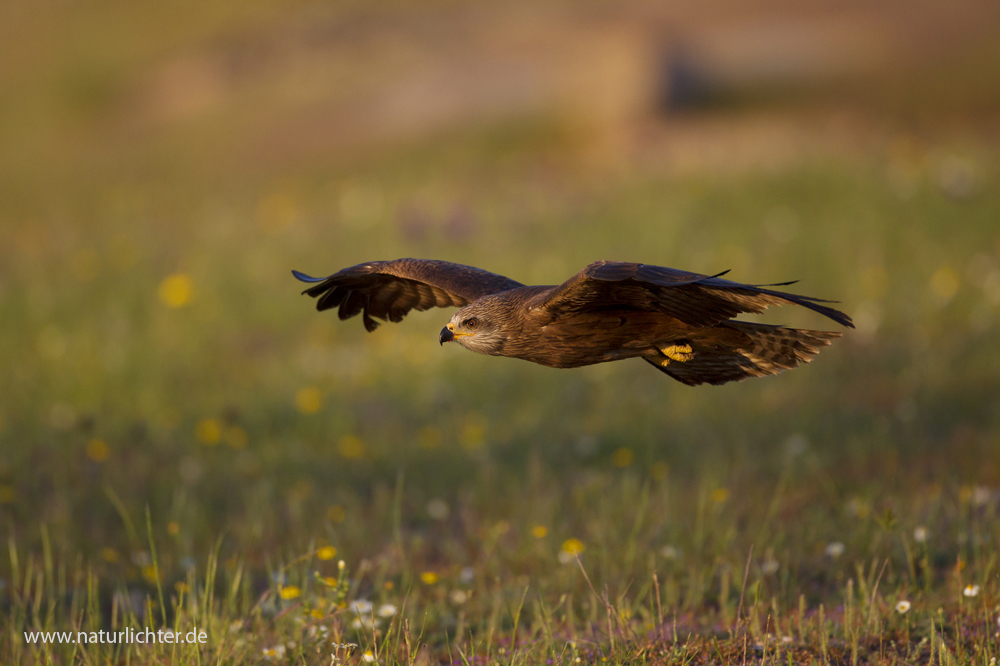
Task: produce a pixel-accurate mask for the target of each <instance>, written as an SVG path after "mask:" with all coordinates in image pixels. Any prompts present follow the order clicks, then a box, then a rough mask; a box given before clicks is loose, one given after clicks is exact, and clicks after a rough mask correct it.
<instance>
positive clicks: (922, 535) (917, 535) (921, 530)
mask: <svg viewBox="0 0 1000 666" xmlns="http://www.w3.org/2000/svg"><path fill="white" fill-rule="evenodd" d="M927 535H928V532H927V528H926V527H924V526H923V525H921V526H920V527H917V528H915V529H914V530H913V540H914V541H916V542H917V543H924V542H925V541H927Z"/></svg>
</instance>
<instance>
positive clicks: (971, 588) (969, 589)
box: [962, 585, 979, 597]
mask: <svg viewBox="0 0 1000 666" xmlns="http://www.w3.org/2000/svg"><path fill="white" fill-rule="evenodd" d="M962 594H964V595H965V596H967V597H978V596H979V586H978V585H966V586H965V589H964V590H962Z"/></svg>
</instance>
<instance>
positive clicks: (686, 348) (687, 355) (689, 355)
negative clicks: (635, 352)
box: [660, 345, 694, 366]
mask: <svg viewBox="0 0 1000 666" xmlns="http://www.w3.org/2000/svg"><path fill="white" fill-rule="evenodd" d="M660 351H661V352H663V355H664V356H666V357H667V358H666V360H664V361H661V362H660V365H663V366H665V365H667V364H668V363H670V361H678V362H680V363H684V362H685V361H690V360H691V359H693V358H694V350H692V349H691V345H670V346H669V347H664V348H663V349H661V350H660Z"/></svg>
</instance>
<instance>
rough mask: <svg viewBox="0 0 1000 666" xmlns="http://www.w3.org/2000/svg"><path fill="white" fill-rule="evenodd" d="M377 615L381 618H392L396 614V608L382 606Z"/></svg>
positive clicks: (387, 605)
mask: <svg viewBox="0 0 1000 666" xmlns="http://www.w3.org/2000/svg"><path fill="white" fill-rule="evenodd" d="M376 614H377V615H378V616H379V617H392V616H393V615H395V614H396V607H395V606H394V605H392V604H382V605H381V606H379V607H378V610H377V611H376Z"/></svg>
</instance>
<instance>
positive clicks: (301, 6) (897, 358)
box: [0, 0, 1000, 604]
mask: <svg viewBox="0 0 1000 666" xmlns="http://www.w3.org/2000/svg"><path fill="white" fill-rule="evenodd" d="M998 16H1000V12H998V11H997V9H996V7H995V6H993V4H992V3H974V2H962V3H957V4H948V5H947V6H945V5H940V6H939V5H937V4H933V3H917V4H913V3H900V2H881V3H812V4H810V5H809V6H807V7H805V6H800V5H799V4H798V3H781V2H775V3H766V4H763V5H756V4H755V6H753V7H747V6H744V5H743V4H742V3H732V2H719V3H713V4H712V5H710V6H703V5H701V4H700V3H677V4H673V3H672V4H670V5H665V4H663V5H661V4H658V3H657V4H653V3H642V2H629V3H603V2H586V3H558V2H554V3H545V4H543V5H542V4H535V3H521V2H512V3H504V4H503V6H495V5H488V4H467V3H452V2H436V3H430V4H429V5H421V6H419V7H418V6H415V5H412V4H410V3H388V4H385V5H383V6H381V7H379V8H377V9H376V8H372V7H370V6H368V5H367V4H366V3H352V2H343V3H328V4H315V3H310V2H292V3H277V2H269V1H267V0H251V1H250V2H242V3H227V2H175V3H163V4H156V5H149V4H136V3H131V2H117V1H101V2H92V3H6V4H4V5H3V7H2V8H0V320H2V322H3V325H2V326H0V530H2V532H3V534H4V535H5V537H4V540H5V541H8V544H9V546H10V548H11V549H13V550H14V551H15V552H20V553H21V558H22V566H23V558H24V557H25V556H26V554H27V553H36V554H37V555H36V557H41V555H40V553H42V550H43V546H44V548H45V549H49V550H50V551H51V552H50V555H49V556H51V553H54V557H56V559H57V560H59V561H65V562H70V563H73V562H74V561H85V562H87V563H91V564H92V566H94V567H95V568H96V570H98V571H100V572H101V575H102V576H103V577H104V579H105V580H110V581H126V582H127V583H128V584H130V585H133V584H134V585H138V586H142V585H144V584H147V583H148V579H149V576H148V575H147V577H146V578H147V581H144V580H143V572H144V565H145V564H146V563H147V562H148V558H147V557H146V555H144V554H143V553H144V552H145V550H146V549H147V548H148V544H147V543H146V539H145V536H144V535H143V532H144V529H143V527H142V524H143V521H144V517H143V511H144V508H145V507H146V506H149V507H150V511H151V515H152V519H153V527H154V533H155V535H156V537H157V539H158V540H160V542H161V544H160V551H161V552H160V553H159V556H160V558H161V563H160V566H161V571H162V576H163V578H164V580H165V582H166V583H167V584H169V585H172V584H173V581H176V580H181V579H183V578H184V576H185V571H186V570H187V569H189V568H191V567H195V566H197V567H201V563H202V562H203V561H204V558H205V555H206V553H207V552H208V551H209V549H210V548H211V545H212V544H213V543H215V541H216V539H219V538H221V539H223V542H222V543H223V547H222V552H223V555H224V556H228V555H232V554H234V553H235V554H240V556H241V557H244V558H245V559H246V560H247V561H248V562H249V563H250V568H251V570H252V571H254V572H255V575H256V576H257V577H256V578H255V579H253V580H254V581H255V582H254V585H256V586H257V587H258V588H261V587H265V588H266V586H267V585H268V584H269V583H268V579H267V574H266V572H267V571H268V569H269V567H270V566H271V563H273V562H274V561H277V560H281V559H283V558H284V559H290V558H293V557H295V556H296V554H298V553H302V552H306V551H307V550H308V549H309V548H311V547H312V546H313V545H315V544H332V545H334V546H335V547H336V548H337V549H338V551H339V552H340V553H341V556H343V557H345V558H346V559H347V560H348V562H349V563H351V566H352V567H356V564H355V563H356V562H358V561H359V560H361V559H363V558H374V560H373V561H375V562H377V563H378V562H381V564H379V565H378V566H382V567H383V570H384V571H386V572H388V573H386V574H385V575H388V576H392V575H397V574H398V575H404V573H405V571H410V570H416V571H422V570H428V571H436V572H440V573H441V575H442V576H446V575H452V576H457V575H458V574H457V572H458V571H459V569H460V568H461V567H464V566H469V565H472V566H477V567H483V569H482V571H488V572H491V574H492V573H495V574H496V575H503V576H507V575H510V576H514V575H518V576H520V575H536V574H539V572H545V571H547V569H546V568H545V567H547V566H548V563H550V562H551V563H554V562H555V558H556V554H557V552H558V550H559V547H560V544H562V543H563V542H564V540H565V539H568V538H570V537H573V538H578V539H580V540H581V542H582V543H583V544H584V545H586V547H587V548H588V551H587V552H588V553H589V554H591V555H592V556H593V557H595V558H598V559H597V560H596V561H598V562H600V563H601V565H600V566H601V567H602V568H601V573H600V576H602V577H604V578H602V580H605V582H607V581H609V580H610V581H615V580H618V581H619V582H621V581H625V580H627V579H629V577H630V576H632V575H633V574H634V573H635V572H640V573H641V572H645V571H648V570H656V569H657V567H662V566H664V565H663V562H664V559H663V557H661V555H660V554H658V553H660V552H661V551H660V548H661V547H663V546H664V545H670V546H671V547H676V548H677V549H678V552H682V553H684V554H685V555H684V556H685V557H689V558H695V559H697V558H702V559H703V560H704V561H706V562H714V561H716V559H717V558H720V557H721V558H729V559H730V560H732V563H733V566H734V568H736V567H738V568H739V570H742V563H741V558H742V557H745V553H746V546H747V545H748V544H749V543H755V547H756V552H757V553H759V554H761V556H763V553H764V552H765V551H767V552H769V553H772V555H770V556H769V557H771V559H774V558H775V557H777V558H778V560H780V561H781V562H782V563H783V566H785V565H786V564H787V566H788V567H789V568H790V570H794V571H795V572H796V573H795V574H794V576H798V578H795V577H793V578H792V579H787V578H786V579H784V580H785V582H784V583H782V584H783V585H785V587H784V588H781V589H782V590H785V591H786V593H787V594H786V596H787V598H788V599H789V600H794V599H796V598H797V595H798V594H799V593H800V592H802V590H804V589H810V590H812V592H810V594H813V593H814V594H816V595H819V594H822V591H823V590H824V589H827V588H824V585H827V584H829V585H833V584H834V583H833V582H832V581H834V580H842V576H841V578H840V579H836V578H830V579H828V578H825V577H824V576H825V575H826V574H822V575H820V574H815V571H814V570H819V569H822V568H823V566H825V565H824V564H823V562H822V561H821V560H822V553H823V552H824V551H823V549H824V548H825V547H826V545H827V543H828V542H829V541H832V540H836V541H840V542H844V543H845V544H846V545H847V548H848V553H849V554H851V555H852V556H856V557H858V558H864V557H869V558H870V557H871V554H872V553H873V552H882V551H881V550H879V549H882V548H885V549H887V550H886V552H888V553H897V554H898V552H901V551H897V550H893V549H894V548H895V546H888V545H885V544H886V543H887V542H886V541H880V539H883V537H880V536H879V535H881V534H883V532H884V531H885V529H886V525H885V524H884V523H876V522H874V520H875V519H874V517H875V516H883V515H886V511H887V510H891V512H892V513H891V514H889V515H892V516H895V518H894V520H898V521H899V522H898V523H897V525H899V526H901V527H899V529H902V530H904V531H905V532H906V533H907V534H908V533H909V532H910V531H912V530H913V528H914V527H916V526H923V525H926V526H930V528H931V533H932V534H935V535H940V541H939V542H937V543H936V545H935V548H937V549H938V555H939V558H940V560H941V561H942V562H954V559H955V556H956V554H958V553H962V552H965V550H963V549H975V548H987V547H988V544H989V543H994V541H991V539H992V540H995V538H996V530H995V523H993V522H991V521H992V517H993V516H994V515H995V511H996V506H997V501H998V491H997V488H998V487H1000V448H998V447H1000V410H998V409H997V404H1000V403H998V399H1000V355H998V354H997V349H998V348H1000V325H998V313H1000V187H998V183H1000V181H998V176H1000V158H998V157H997V156H998V155H1000V152H998V147H1000V123H998V112H1000V21H998ZM402 256H413V257H425V258H439V259H446V260H451V261H457V262H460V263H466V264H472V265H477V266H481V267H483V268H486V269H488V270H491V271H494V272H498V273H502V274H505V275H508V276H510V277H512V278H514V279H516V280H519V281H522V282H525V283H543V284H553V283H559V282H561V281H563V280H564V279H566V278H567V277H568V276H569V275H571V274H573V273H575V272H576V271H578V270H579V269H580V268H582V267H583V266H585V265H586V264H587V263H589V262H591V261H593V260H596V259H614V260H624V261H640V262H646V263H652V264H659V265H664V266H672V267H677V268H682V269H688V270H693V271H698V272H705V273H716V272H720V271H723V270H726V269H732V276H733V278H734V279H736V280H740V281H745V282H751V283H765V282H776V281H784V280H789V279H799V280H801V283H800V284H798V285H796V286H795V288H794V289H795V290H797V291H799V292H800V293H804V294H807V295H811V296H818V297H824V298H834V299H838V300H840V301H841V304H842V305H841V307H842V309H843V310H845V311H846V312H848V313H849V314H851V315H852V316H853V317H854V319H855V321H856V323H857V325H858V328H857V330H854V331H847V332H846V335H845V337H844V339H843V340H841V341H839V342H837V343H836V344H834V345H833V346H832V347H831V348H829V349H827V350H825V351H824V352H823V353H822V354H821V355H820V356H819V357H818V358H817V359H816V361H815V362H814V363H812V364H811V365H809V366H806V367H802V368H799V369H797V370H795V371H793V372H790V373H788V374H786V375H782V376H779V377H771V378H765V379H759V380H752V381H749V382H746V383H741V384H731V385H727V386H724V387H700V388H696V389H692V388H688V387H685V386H682V385H681V384H679V383H676V382H673V381H671V380H669V379H668V378H666V377H665V376H663V375H662V374H660V373H657V372H654V371H653V370H652V369H650V368H648V367H646V365H645V364H643V363H640V362H639V361H634V362H622V363H614V364H606V365H600V366H594V367H589V368H584V369H579V370H573V371H557V370H551V369H546V368H542V367H538V366H533V365H530V364H527V363H523V362H520V361H515V360H510V359H497V358H487V357H481V356H476V355H473V354H470V353H467V352H465V351H464V350H460V349H458V348H454V347H447V348H441V347H439V346H438V345H437V341H436V335H437V331H438V330H440V327H441V326H442V324H443V323H444V322H446V321H447V319H448V317H450V312H447V311H433V312H425V313H413V314H411V315H410V316H408V317H407V319H406V321H405V322H404V323H402V324H399V325H394V324H386V325H384V326H382V327H381V328H379V330H378V331H377V332H375V333H374V334H366V333H365V332H364V331H363V328H362V326H361V322H360V321H355V320H352V321H349V322H339V321H338V320H337V319H336V316H335V315H333V314H331V313H323V314H319V313H317V312H315V310H314V303H313V302H312V301H311V299H307V298H306V297H303V296H300V295H299V291H300V287H301V285H300V284H298V283H297V282H295V281H294V280H293V279H292V277H291V274H290V269H292V268H296V269H299V270H303V271H305V272H307V273H310V274H314V275H325V274H328V273H332V272H334V271H336V270H338V269H340V268H342V267H345V266H348V265H352V264H355V263H359V262H362V261H367V260H374V259H391V258H397V257H402ZM764 320H765V321H770V322H781V323H788V324H792V325H796V326H800V327H807V328H824V327H828V325H829V324H830V322H826V321H823V320H821V319H819V318H818V317H817V316H814V315H812V314H810V313H808V312H797V311H791V310H788V309H785V310H783V311H778V312H774V313H769V314H768V316H767V317H766V318H764ZM650 498H652V499H650ZM980 500H982V501H980ZM643 502H648V504H642V503H643ZM970 502H972V503H973V504H975V506H976V507H978V509H977V510H979V511H980V513H979V514H975V515H973V514H965V513H961V512H960V511H958V508H960V507H962V506H968V505H969V503H970ZM637 507H642V510H641V511H640V512H639V514H638V516H637V513H636V512H637ZM643 511H644V513H643ZM983 512H985V513H983ZM956 516H965V518H964V519H963V520H965V519H967V520H970V521H973V520H976V519H977V518H976V516H979V518H981V519H983V520H986V522H985V523H983V524H982V525H981V527H982V529H983V530H984V532H983V534H985V535H986V536H983V539H984V540H980V541H976V542H975V543H973V542H972V541H970V540H969V538H968V533H969V532H968V530H969V529H972V528H971V527H969V523H962V522H956V521H958V518H956ZM713 517H714V519H715V521H716V522H715V523H713V524H714V525H715V527H714V528H711V529H706V528H705V521H706V520H708V521H709V523H712V519H713ZM976 524H979V523H976ZM497 525H499V526H500V527H499V528H498V529H499V532H494V531H491V530H494V529H495V528H496V526H497ZM879 525H881V528H880V527H879ZM539 526H540V527H543V528H544V530H535V529H534V528H536V527H539ZM890 527H891V525H890ZM880 530H881V531H880ZM991 530H992V531H991ZM890 531H891V530H890ZM539 534H541V536H538V535H539ZM484 535H486V536H484ZM490 535H493V536H490ZM497 535H500V536H497ZM963 535H964V536H963ZM990 535H992V536H990ZM494 538H496V539H499V541H491V540H492V539H494ZM484 539H485V541H483V540H484ZM43 542H44V543H43ZM497 544H499V545H497ZM629 544H630V545H629ZM713 544H714V545H713ZM397 547H398V548H397ZM767 549H770V550H767ZM970 552H971V551H970ZM977 552H978V551H977ZM401 553H405V556H404V555H401ZM671 557H672V556H671ZM969 557H970V558H973V559H974V554H970V555H969ZM817 558H818V559H817ZM668 559H669V558H668ZM684 571H685V570H684V569H683V567H681V568H679V569H678V572H679V573H678V574H677V575H678V576H679V577H678V579H677V580H678V581H681V580H684V576H685V575H686V574H685V573H684ZM401 572H403V573H401ZM448 572H450V574H449V573H448ZM810 572H813V573H810ZM896 573H897V574H898V575H900V576H904V575H905V574H906V567H905V565H903V564H899V566H898V571H897V572H896ZM147 574H148V572H147ZM814 574H815V575H814ZM482 575H486V574H482ZM539 575H541V574H539ZM699 575H700V574H699ZM708 575H709V577H711V575H713V574H711V573H709V574H708ZM10 576H11V564H10V562H7V561H5V559H4V558H0V578H3V579H7V580H9V579H10ZM817 576H818V577H817ZM817 581H818V582H817ZM425 582H426V581H425ZM546 584H548V583H543V587H544V585H546ZM561 584H562V583H560V582H558V580H557V581H556V582H553V583H551V585H552V587H553V589H555V590H558V589H559V585H561ZM681 584H682V583H678V585H681ZM4 587H5V588H6V587H8V585H7V584H6V583H5V584H4ZM698 589H699V588H697V586H696V585H694V584H692V586H691V587H689V588H688V594H689V601H690V603H692V604H697V603H700V601H701V600H702V596H699V594H704V592H699V591H698ZM775 589H778V588H775ZM8 592H9V590H8ZM4 594H5V592H4V591H3V589H0V596H2V595H4ZM713 594H714V593H713ZM678 599H680V597H678Z"/></svg>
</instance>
